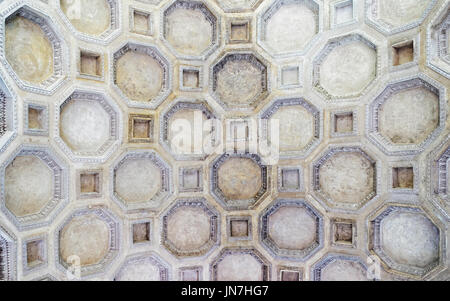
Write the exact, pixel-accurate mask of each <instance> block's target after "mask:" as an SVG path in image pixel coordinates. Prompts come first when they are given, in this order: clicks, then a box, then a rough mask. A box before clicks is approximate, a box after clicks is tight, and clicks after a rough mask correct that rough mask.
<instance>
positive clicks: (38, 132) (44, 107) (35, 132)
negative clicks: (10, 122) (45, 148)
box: [23, 101, 49, 136]
mask: <svg viewBox="0 0 450 301" xmlns="http://www.w3.org/2000/svg"><path fill="white" fill-rule="evenodd" d="M23 107H24V110H23V133H24V134H25V135H32V136H48V132H49V130H48V123H49V122H48V121H49V120H48V119H49V114H48V104H46V103H38V102H35V101H24V104H23ZM30 108H31V109H35V110H39V111H42V114H43V118H42V123H43V124H42V128H41V129H32V128H30V127H29V118H28V114H29V109H30Z"/></svg>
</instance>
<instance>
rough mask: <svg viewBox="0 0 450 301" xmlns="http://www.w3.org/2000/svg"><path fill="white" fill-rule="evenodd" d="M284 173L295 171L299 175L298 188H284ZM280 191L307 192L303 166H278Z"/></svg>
mask: <svg viewBox="0 0 450 301" xmlns="http://www.w3.org/2000/svg"><path fill="white" fill-rule="evenodd" d="M284 171H294V172H297V174H298V187H297V188H290V187H284V186H283V172H284ZM277 174H278V176H277V180H278V181H277V183H278V186H277V187H278V191H279V192H303V191H305V184H304V181H303V168H302V167H301V166H278V173H277Z"/></svg>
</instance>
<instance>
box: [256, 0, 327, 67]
mask: <svg viewBox="0 0 450 301" xmlns="http://www.w3.org/2000/svg"><path fill="white" fill-rule="evenodd" d="M297 3H298V4H303V5H306V6H308V8H309V9H310V10H311V11H313V12H314V13H315V15H316V23H317V24H316V34H315V35H314V37H312V38H311V40H310V41H309V42H308V43H307V44H306V45H305V47H304V48H303V49H302V50H300V51H283V52H279V53H276V51H274V50H273V49H271V48H270V47H269V46H268V45H267V44H266V42H265V41H266V31H267V29H266V26H267V23H268V21H269V19H270V18H272V17H273V15H274V14H275V13H276V12H277V11H278V10H279V9H280V8H281V6H283V5H289V4H297ZM322 19H323V4H322V3H320V2H318V1H316V0H277V1H275V2H274V3H272V4H271V5H270V7H268V8H266V9H265V10H264V11H263V12H261V13H260V14H259V15H258V17H257V20H258V25H257V41H256V42H257V44H258V45H259V46H260V47H261V48H263V49H264V50H265V51H267V52H268V53H269V54H270V55H271V56H272V57H275V58H283V57H291V56H297V55H305V54H306V53H307V52H308V51H309V49H311V47H312V45H313V44H314V43H315V42H316V41H317V40H318V39H319V36H320V33H321V32H322V30H323V20H322Z"/></svg>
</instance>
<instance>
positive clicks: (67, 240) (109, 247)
mask: <svg viewBox="0 0 450 301" xmlns="http://www.w3.org/2000/svg"><path fill="white" fill-rule="evenodd" d="M120 227H121V226H120V222H119V220H118V219H117V217H116V216H115V215H114V214H112V213H111V212H110V211H109V210H107V209H104V208H95V209H78V210H76V211H75V212H73V213H72V214H70V215H69V216H68V217H66V218H65V220H64V221H63V223H62V224H61V225H60V226H59V227H58V228H57V231H56V232H55V244H56V246H57V247H56V250H55V251H56V254H55V256H56V258H57V266H58V268H60V269H62V270H69V271H70V272H73V268H72V267H73V266H74V265H79V267H80V273H81V277H85V276H90V275H94V274H97V273H100V272H104V271H106V270H107V269H108V268H109V265H110V264H111V263H112V261H113V260H114V259H115V257H116V256H117V254H118V252H119V249H120V231H121V230H120ZM75 276H76V275H75Z"/></svg>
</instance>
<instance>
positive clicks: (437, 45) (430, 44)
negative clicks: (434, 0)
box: [426, 1, 450, 79]
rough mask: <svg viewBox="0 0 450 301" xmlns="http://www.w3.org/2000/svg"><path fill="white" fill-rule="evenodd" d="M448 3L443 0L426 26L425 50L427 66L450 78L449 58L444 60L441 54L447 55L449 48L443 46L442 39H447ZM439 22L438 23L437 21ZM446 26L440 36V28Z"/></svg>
mask: <svg viewBox="0 0 450 301" xmlns="http://www.w3.org/2000/svg"><path fill="white" fill-rule="evenodd" d="M449 9H450V4H448V3H446V2H445V1H444V4H443V5H442V6H441V7H440V8H439V13H438V15H437V16H436V17H434V18H433V20H432V21H431V22H430V24H429V25H428V27H427V40H426V48H427V50H426V52H427V54H428V55H427V66H428V67H429V68H431V69H432V70H434V71H435V72H437V73H439V74H441V75H442V76H445V77H446V78H449V79H450V67H449V65H450V58H448V59H447V60H444V59H443V58H442V57H441V56H442V54H443V53H444V52H446V53H447V56H448V55H449V50H448V49H446V50H445V51H444V49H445V47H444V48H443V47H442V46H443V45H442V44H443V42H444V41H443V40H445V39H447V41H448V39H449V29H448V23H449V22H450V20H449V16H450V14H449V12H448V10H449ZM438 22H439V23H438ZM436 23H438V24H436ZM444 27H447V30H446V36H445V37H443V36H442V29H443V28H444Z"/></svg>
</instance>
